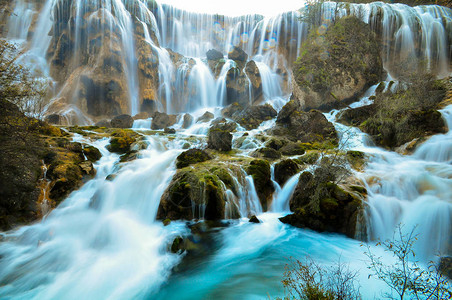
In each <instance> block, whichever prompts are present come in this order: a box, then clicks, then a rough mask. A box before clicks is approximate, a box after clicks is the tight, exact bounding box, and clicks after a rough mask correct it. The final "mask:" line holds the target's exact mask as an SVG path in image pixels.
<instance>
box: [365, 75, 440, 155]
mask: <svg viewBox="0 0 452 300" xmlns="http://www.w3.org/2000/svg"><path fill="white" fill-rule="evenodd" d="M404 80H407V83H405V84H400V85H399V87H398V89H397V90H396V91H395V92H392V91H391V90H390V89H388V91H386V92H381V93H379V94H377V96H376V99H375V101H374V103H375V112H374V113H372V114H371V115H370V117H369V118H368V119H367V120H365V121H364V122H362V123H361V125H360V128H361V129H363V131H365V132H367V133H369V134H371V135H373V136H374V138H375V139H376V141H377V143H378V144H380V145H382V146H386V147H389V148H392V147H396V146H399V145H402V144H404V143H407V142H409V141H411V140H413V139H414V138H418V137H422V136H425V135H426V134H433V133H438V132H442V130H444V126H445V124H444V121H443V119H442V118H441V114H440V113H439V112H437V111H436V108H437V107H438V104H439V103H440V102H441V101H442V100H443V99H444V97H445V95H446V86H445V83H444V81H441V80H437V79H436V78H435V77H434V76H433V75H432V74H428V73H425V72H416V73H411V74H409V75H408V76H407V77H405V78H404Z"/></svg>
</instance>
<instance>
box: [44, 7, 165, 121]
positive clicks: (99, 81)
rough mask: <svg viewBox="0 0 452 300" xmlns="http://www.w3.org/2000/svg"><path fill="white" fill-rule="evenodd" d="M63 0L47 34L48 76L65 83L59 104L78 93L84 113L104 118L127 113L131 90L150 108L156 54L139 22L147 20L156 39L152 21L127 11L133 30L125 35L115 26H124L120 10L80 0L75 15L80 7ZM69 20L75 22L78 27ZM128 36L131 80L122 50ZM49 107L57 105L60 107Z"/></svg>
mask: <svg viewBox="0 0 452 300" xmlns="http://www.w3.org/2000/svg"><path fill="white" fill-rule="evenodd" d="M66 2H67V1H63V4H62V5H58V6H55V8H54V11H53V15H54V16H55V18H54V26H53V27H52V28H53V30H52V31H51V33H50V34H49V35H50V36H51V37H52V40H51V44H50V47H49V51H48V53H47V58H48V59H49V62H50V66H51V68H50V72H51V75H52V77H53V78H54V79H55V80H56V81H58V82H59V83H60V84H61V86H64V88H63V89H62V90H61V92H60V93H59V94H60V95H61V100H60V101H59V104H60V105H70V104H73V99H77V103H76V105H77V106H78V108H80V109H81V111H82V112H84V113H85V114H88V115H90V116H94V117H97V116H104V117H107V118H108V117H112V116H114V115H118V114H122V113H129V112H130V111H131V103H130V100H129V98H130V97H131V94H132V93H133V94H135V95H134V96H133V97H136V98H137V102H138V103H137V105H138V109H140V110H142V111H147V112H153V111H155V108H156V100H157V91H158V86H159V77H158V65H159V59H158V55H157V53H155V51H154V50H153V48H152V46H151V45H150V44H149V43H148V42H147V41H146V35H145V32H144V27H143V26H146V27H147V28H146V29H147V31H148V32H149V35H150V36H151V38H153V39H154V40H155V41H157V39H156V38H155V30H154V29H153V28H152V26H150V25H143V23H141V22H140V21H138V19H137V18H136V17H132V18H131V21H132V24H130V25H131V26H133V28H135V30H134V33H133V34H132V36H128V37H125V36H123V35H121V30H117V28H119V27H120V26H123V25H120V22H121V21H120V20H119V16H117V15H115V14H112V15H110V14H105V11H103V9H102V8H101V7H99V6H96V5H84V6H83V9H82V11H83V15H78V14H79V13H80V12H79V11H78V10H75V9H73V10H71V9H70V4H68V3H66ZM107 16H109V17H107ZM80 20H81V21H80ZM71 24H78V27H77V29H79V30H80V31H78V30H75V29H76V28H74V26H72V25H71ZM128 38H131V39H133V43H134V45H135V49H134V50H135V51H134V54H135V57H134V58H135V59H136V65H137V67H136V70H134V71H133V72H134V74H135V75H134V76H135V77H136V78H134V80H133V84H132V81H128V79H127V76H129V75H130V73H131V70H130V68H131V66H130V62H129V61H128V58H130V55H131V53H127V50H126V49H125V46H124V45H126V44H127V43H128V42H129V41H128V40H127V39H128ZM123 53H126V54H125V55H124V54H123ZM134 63H135V62H134ZM106 74H108V75H106ZM65 82H66V83H67V84H66V85H64V84H63V83H65ZM129 85H130V86H129ZM51 109H53V110H54V111H59V110H62V109H64V108H62V107H61V106H60V107H51ZM71 121H77V120H71Z"/></svg>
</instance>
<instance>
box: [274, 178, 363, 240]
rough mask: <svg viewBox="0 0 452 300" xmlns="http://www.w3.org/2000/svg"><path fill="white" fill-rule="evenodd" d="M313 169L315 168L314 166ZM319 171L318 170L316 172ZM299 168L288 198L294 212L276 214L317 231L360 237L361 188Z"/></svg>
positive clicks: (298, 225)
mask: <svg viewBox="0 0 452 300" xmlns="http://www.w3.org/2000/svg"><path fill="white" fill-rule="evenodd" d="M316 171H317V170H316ZM316 173H320V172H316ZM316 173H315V174H314V175H313V174H311V173H310V172H303V173H302V174H301V175H300V179H299V181H298V185H297V187H296V189H295V192H294V194H293V196H292V198H291V199H290V210H291V211H293V212H294V213H293V214H291V215H287V216H285V217H282V218H280V220H281V221H282V222H283V223H287V224H291V225H293V226H296V227H301V228H310V229H312V230H315V231H319V232H324V231H327V232H337V233H342V234H345V235H347V236H348V237H350V238H357V239H361V240H362V239H364V238H365V235H364V233H365V230H362V229H361V230H359V229H360V228H361V227H362V226H364V217H363V201H364V200H365V198H366V192H365V189H364V188H363V187H361V186H359V187H355V186H345V185H339V184H336V183H334V182H333V181H329V180H324V178H322V176H321V175H319V174H316Z"/></svg>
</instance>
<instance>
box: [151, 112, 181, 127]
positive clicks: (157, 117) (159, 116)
mask: <svg viewBox="0 0 452 300" xmlns="http://www.w3.org/2000/svg"><path fill="white" fill-rule="evenodd" d="M174 123H175V122H173V121H172V120H171V118H170V116H169V115H168V114H166V113H163V112H158V111H157V112H155V113H154V116H153V118H152V123H151V129H152V130H158V129H164V128H166V127H169V126H172V125H174Z"/></svg>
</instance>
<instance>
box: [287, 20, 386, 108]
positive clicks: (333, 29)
mask: <svg viewBox="0 0 452 300" xmlns="http://www.w3.org/2000/svg"><path fill="white" fill-rule="evenodd" d="M344 41H346V42H344ZM380 48H381V47H380V43H379V42H378V40H377V38H376V35H375V33H374V32H372V30H371V28H370V26H369V25H368V24H365V23H364V22H362V21H361V20H359V19H358V18H356V17H353V16H349V17H345V18H341V19H339V20H338V21H337V22H336V23H335V24H334V25H333V26H329V27H328V29H327V31H326V33H325V34H324V35H322V38H319V37H318V36H317V35H315V36H314V35H313V36H312V37H310V38H309V39H308V40H307V41H306V42H305V43H303V45H302V49H301V50H300V53H301V55H300V57H298V59H297V61H296V62H295V64H294V66H293V72H294V77H295V82H296V83H297V85H298V87H299V93H298V98H299V99H300V100H301V99H302V100H303V102H304V103H303V104H304V105H303V109H304V110H306V111H307V110H310V109H321V110H330V109H331V108H335V107H339V106H345V105H346V104H348V103H351V102H353V101H355V100H357V99H358V98H359V97H360V96H361V95H362V94H363V93H364V92H365V91H366V90H367V89H368V88H369V87H370V86H371V85H373V84H375V83H377V82H379V81H380V80H381V78H382V76H383V63H382V59H381V56H380V52H381V50H380Z"/></svg>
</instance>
